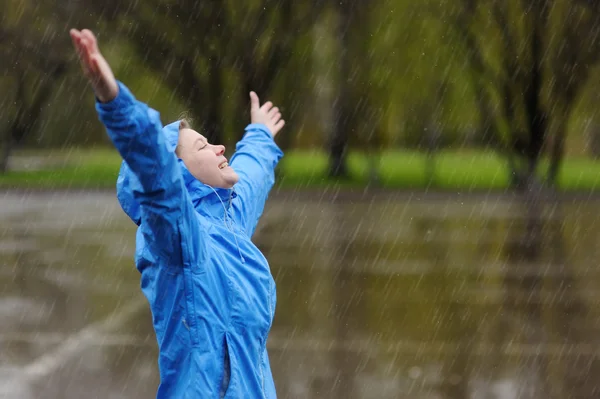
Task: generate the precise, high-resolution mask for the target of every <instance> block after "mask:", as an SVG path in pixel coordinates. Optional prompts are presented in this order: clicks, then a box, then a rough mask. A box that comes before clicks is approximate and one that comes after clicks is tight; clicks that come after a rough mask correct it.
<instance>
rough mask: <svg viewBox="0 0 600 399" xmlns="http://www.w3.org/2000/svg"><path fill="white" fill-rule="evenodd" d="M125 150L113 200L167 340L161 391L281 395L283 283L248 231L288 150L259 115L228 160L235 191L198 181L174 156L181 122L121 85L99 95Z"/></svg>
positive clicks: (105, 118)
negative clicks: (272, 344)
mask: <svg viewBox="0 0 600 399" xmlns="http://www.w3.org/2000/svg"><path fill="white" fill-rule="evenodd" d="M96 109H97V111H98V114H99V117H100V120H101V121H102V123H104V125H105V126H106V129H107V131H108V135H109V136H110V139H111V140H112V142H113V143H114V145H115V147H116V148H117V150H118V151H119V153H120V154H121V156H122V157H123V160H124V161H123V163H122V166H121V170H120V173H119V177H118V181H117V197H118V200H119V202H120V204H121V206H122V208H123V210H124V211H125V212H126V213H127V215H129V217H130V218H131V219H132V220H133V221H134V222H135V223H136V224H137V225H138V226H139V227H138V229H137V235H136V253H135V262H136V266H137V268H138V270H139V272H140V273H141V287H142V291H143V292H144V294H145V296H146V298H147V299H148V302H149V303H150V308H151V311H152V319H153V324H154V329H155V332H156V338H157V341H158V347H159V359H158V364H159V371H160V385H159V388H158V392H157V398H176V399H183V398H275V397H276V394H275V385H274V382H273V377H272V375H271V367H270V365H269V357H268V354H267V350H266V342H267V336H268V333H269V330H270V328H271V323H272V320H273V316H274V313H275V301H276V296H275V282H274V280H273V277H272V275H271V272H270V269H269V265H268V263H267V260H266V259H265V257H264V256H263V254H262V253H261V252H260V251H259V249H258V248H257V247H256V246H255V245H254V244H253V243H252V241H251V240H250V238H251V236H252V234H253V232H254V229H255V227H256V224H257V222H258V218H259V217H260V215H261V214H262V212H263V208H264V204H265V201H266V199H267V195H268V193H269V190H270V189H271V187H272V186H273V184H274V179H275V178H274V168H275V165H276V164H277V162H278V161H279V159H280V158H281V157H282V155H283V154H282V152H281V150H280V149H279V148H278V147H277V145H276V144H275V142H274V141H273V138H272V136H271V134H270V132H269V130H268V129H267V127H266V126H264V125H261V124H251V125H248V126H247V127H246V132H245V135H244V138H243V139H242V140H241V141H240V142H239V143H238V144H237V146H236V152H235V154H234V156H233V157H232V159H231V161H230V166H231V167H232V168H233V169H234V170H235V171H236V172H237V173H238V175H239V176H240V180H239V182H238V183H237V184H236V185H235V187H234V189H229V190H227V189H220V188H212V187H210V186H208V185H205V184H203V183H201V182H200V181H198V180H197V179H195V178H194V177H193V176H192V175H191V174H190V173H189V171H188V170H187V169H186V167H185V166H184V164H183V162H182V161H181V160H178V159H177V157H176V155H175V154H174V150H175V147H176V144H177V140H178V135H179V129H178V127H179V122H175V123H171V124H169V125H167V126H165V127H164V128H163V125H162V123H161V121H160V117H159V114H158V112H156V111H155V110H153V109H151V108H149V107H148V106H147V105H146V104H144V103H141V102H139V101H137V100H136V99H135V98H134V97H133V95H132V94H131V92H130V91H129V90H128V89H127V88H126V87H125V86H124V85H123V84H122V83H121V82H119V94H118V96H117V97H116V98H115V99H114V100H113V101H111V102H109V103H105V104H103V103H99V102H97V103H96Z"/></svg>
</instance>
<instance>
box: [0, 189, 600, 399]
mask: <svg viewBox="0 0 600 399" xmlns="http://www.w3.org/2000/svg"><path fill="white" fill-rule="evenodd" d="M599 213H600V202H598V201H596V200H589V201H587V200H585V199H569V200H564V201H562V202H560V203H556V202H544V203H536V204H527V203H525V202H522V201H520V200H518V199H517V198H514V197H511V196H489V197H486V196H466V197H465V196H455V197H452V196H435V195H398V196H394V195H389V196H382V197H377V196H376V197H373V198H371V197H369V196H365V197H362V198H357V199H352V198H346V199H344V200H342V201H337V202H335V203H334V202H331V201H330V200H329V197H326V196H324V197H319V196H313V197H310V198H307V197H306V196H302V195H299V196H294V195H291V196H282V195H274V196H273V197H272V199H271V200H270V201H269V203H268V206H267V208H266V211H265V214H264V216H263V218H262V220H261V223H260V224H259V227H258V229H257V233H256V235H255V237H254V239H255V242H256V243H257V245H258V246H259V247H260V248H261V249H262V250H263V252H264V253H265V255H266V256H267V258H268V259H269V262H270V264H271V268H272V271H273V275H274V276H275V280H276V282H277V295H278V303H277V311H276V316H275V322H274V325H273V329H272V332H271V335H270V338H269V342H268V347H269V353H270V358H271V365H272V368H273V372H274V378H275V382H276V387H277V391H278V396H279V397H280V398H417V399H419V398H423V399H434V398H449V399H455V398H456V399H458V398H477V399H479V398H481V399H484V398H485V399H488V398H498V399H511V398H532V399H533V398H536V399H537V398H596V397H600V383H598V382H597V378H596V376H598V375H599V373H600V363H599V354H600V347H599V346H598V337H599V336H600V334H599V332H600V331H599V329H600V307H599V306H598V303H599V301H600V288H599V287H600V284H599V283H600V273H599V272H598V259H599V255H600V254H599V252H600V249H599V248H600V247H599V246H598V245H597V243H598V242H600V224H599V223H597V222H598V220H599V217H598V214H599ZM134 233H135V229H134V226H133V225H132V223H131V222H130V221H129V220H128V218H127V217H126V216H125V215H124V214H123V213H122V211H121V209H120V208H119V205H118V203H117V201H116V199H115V198H114V194H113V193H110V192H99V193H74V192H47V193H34V194H27V193H8V194H3V193H0V397H2V398H4V397H6V398H23V399H29V398H63V399H71V398H83V397H85V398H149V397H154V396H155V391H156V387H157V384H158V372H157V364H156V356H157V350H156V343H155V341H154V335H153V330H152V324H151V319H150V315H149V312H148V307H147V303H146V302H145V299H144V297H143V296H142V294H141V292H140V289H139V276H138V272H137V271H136V269H135V267H134V265H133V259H132V255H133V251H134Z"/></svg>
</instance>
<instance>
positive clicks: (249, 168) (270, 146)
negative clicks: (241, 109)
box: [231, 92, 285, 236]
mask: <svg viewBox="0 0 600 399" xmlns="http://www.w3.org/2000/svg"><path fill="white" fill-rule="evenodd" d="M250 103H251V105H250V106H251V108H250V115H251V122H252V123H251V124H250V125H248V126H247V127H246V132H245V134H244V137H243V138H242V140H240V142H238V143H237V146H236V151H235V154H234V155H233V157H232V158H231V167H232V168H233V169H234V170H235V171H236V173H237V174H238V175H239V176H240V180H239V182H238V183H237V184H236V185H235V191H236V193H237V194H238V195H239V196H240V201H239V203H238V207H239V222H240V223H241V224H242V227H243V228H244V230H245V231H246V234H248V235H249V236H252V234H253V233H254V229H255V228H256V224H257V223H258V219H259V218H260V215H261V214H262V212H263V209H264V205H265V201H266V200H267V197H268V195H269V191H271V188H272V187H273V184H274V183H275V167H276V166H277V163H278V162H279V160H280V159H281V157H282V156H283V152H282V151H281V150H280V149H279V147H278V146H277V144H275V140H274V138H275V136H276V135H277V133H279V131H280V130H281V128H283V126H284V124H285V122H284V121H283V119H281V113H280V112H279V109H278V108H277V107H273V103H271V102H270V101H268V102H266V103H265V104H263V105H262V106H260V103H259V99H258V96H257V95H256V93H254V92H251V93H250Z"/></svg>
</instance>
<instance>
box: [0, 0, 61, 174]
mask: <svg viewBox="0 0 600 399" xmlns="http://www.w3.org/2000/svg"><path fill="white" fill-rule="evenodd" d="M68 14H69V8H68V5H64V4H55V3H54V2H44V3H41V4H33V3H30V2H27V1H12V0H10V1H6V2H2V3H1V4H0V15H2V17H1V18H0V51H1V52H2V54H3V55H2V57H1V58H0V85H1V86H2V87H3V88H4V90H3V92H4V93H6V97H4V98H3V99H2V103H3V106H2V108H3V110H4V111H3V112H6V113H7V117H6V120H7V122H8V123H7V124H6V125H5V126H0V129H2V130H3V132H2V135H1V137H2V144H3V148H2V153H1V155H0V173H4V172H6V171H7V170H8V161H9V157H10V155H11V153H12V151H13V150H14V149H15V148H16V147H18V146H19V145H20V144H21V143H22V142H23V140H24V139H25V138H26V137H27V136H28V135H30V134H31V133H32V132H33V131H34V130H35V128H36V126H37V124H38V122H39V120H40V118H41V116H42V114H43V112H44V110H45V109H46V108H47V102H48V100H49V98H50V96H51V95H52V94H53V90H54V89H55V88H56V85H57V83H58V82H59V80H60V78H62V77H63V76H64V75H65V73H66V71H67V58H68V57H67V49H69V48H70V47H69V46H70V45H69V41H68V35H62V37H63V39H62V40H61V39H56V35H57V32H58V31H61V33H62V27H61V25H60V24H61V21H63V20H64V18H65V17H66V16H67V15H68Z"/></svg>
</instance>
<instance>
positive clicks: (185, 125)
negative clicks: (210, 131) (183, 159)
mask: <svg viewBox="0 0 600 399" xmlns="http://www.w3.org/2000/svg"><path fill="white" fill-rule="evenodd" d="M178 119H179V130H180V131H181V129H191V128H192V118H190V117H189V116H188V113H187V112H182V113H181V114H179V118H178ZM175 155H177V157H178V158H179V155H180V154H179V142H178V143H177V146H176V147H175Z"/></svg>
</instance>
